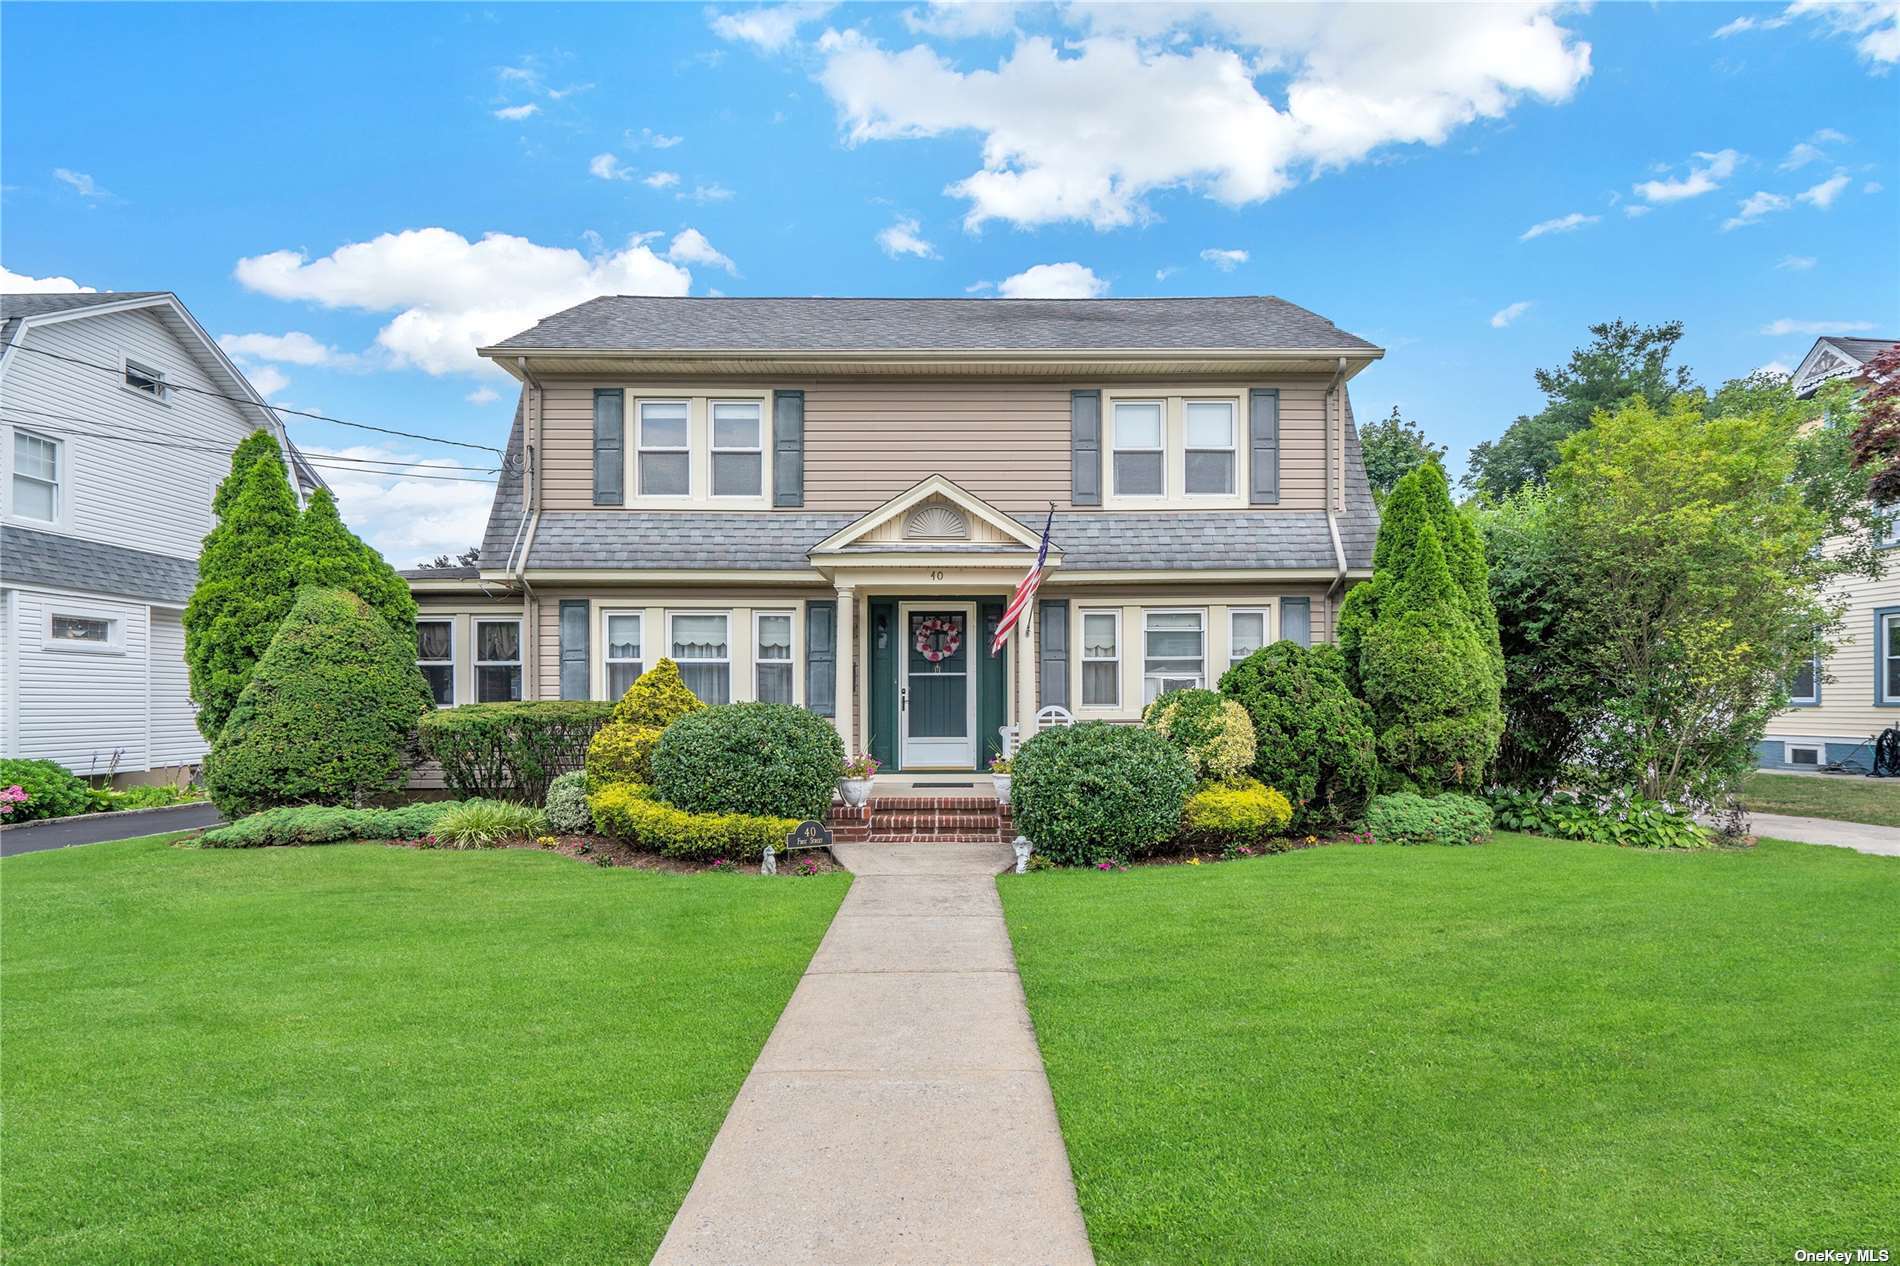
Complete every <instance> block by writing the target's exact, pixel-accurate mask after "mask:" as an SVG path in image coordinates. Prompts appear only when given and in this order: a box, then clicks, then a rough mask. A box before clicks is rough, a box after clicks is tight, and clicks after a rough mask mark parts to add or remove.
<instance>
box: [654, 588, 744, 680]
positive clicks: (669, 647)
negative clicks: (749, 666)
mask: <svg viewBox="0 0 1900 1266" xmlns="http://www.w3.org/2000/svg"><path fill="white" fill-rule="evenodd" d="M683 615H721V616H724V617H725V618H726V654H725V657H724V658H722V659H685V658H683V657H681V656H679V655H676V654H674V653H673V647H674V645H675V643H676V642H677V639H676V638H675V637H674V636H673V623H674V621H676V620H678V619H679V618H680V617H681V616H683ZM640 648H641V649H642V650H645V649H646V630H645V629H644V628H642V629H641V631H640ZM732 651H733V646H732V608H731V607H669V608H668V609H667V612H666V653H667V658H669V659H671V660H672V661H673V662H674V663H675V664H678V665H680V666H682V667H684V666H685V665H687V664H724V665H725V666H726V698H727V699H728V700H731V701H734V702H737V701H738V700H739V691H738V690H737V688H736V683H735V682H734V681H733V678H732Z"/></svg>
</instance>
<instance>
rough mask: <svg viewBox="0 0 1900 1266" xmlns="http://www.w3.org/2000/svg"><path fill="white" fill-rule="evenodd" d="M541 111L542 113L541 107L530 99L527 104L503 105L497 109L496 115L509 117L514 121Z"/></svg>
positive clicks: (503, 117) (508, 118) (500, 117)
mask: <svg viewBox="0 0 1900 1266" xmlns="http://www.w3.org/2000/svg"><path fill="white" fill-rule="evenodd" d="M539 113H541V107H540V106H539V105H537V104H536V103H534V102H532V101H530V102H528V103H527V104H526V105H515V106H503V107H502V108H501V109H499V110H496V111H495V112H494V115H495V117H496V118H498V119H507V120H508V121H509V122H511V123H512V122H515V121H517V120H520V119H525V118H527V117H528V116H530V115H534V114H539Z"/></svg>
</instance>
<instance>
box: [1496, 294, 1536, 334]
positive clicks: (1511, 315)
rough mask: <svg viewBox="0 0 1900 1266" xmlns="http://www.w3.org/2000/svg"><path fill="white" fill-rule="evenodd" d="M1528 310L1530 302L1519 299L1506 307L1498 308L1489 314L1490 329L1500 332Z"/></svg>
mask: <svg viewBox="0 0 1900 1266" xmlns="http://www.w3.org/2000/svg"><path fill="white" fill-rule="evenodd" d="M1530 310H1531V301H1530V300H1529V299H1520V300H1518V301H1517V302H1516V303H1513V304H1511V305H1509V306H1508V307H1503V308H1499V309H1498V310H1497V311H1496V312H1493V313H1492V314H1491V328H1492V329H1494V330H1501V329H1503V328H1504V327H1505V326H1507V325H1509V324H1510V323H1511V322H1513V321H1515V320H1517V319H1518V318H1519V317H1521V316H1523V315H1524V314H1525V313H1526V312H1529V311H1530Z"/></svg>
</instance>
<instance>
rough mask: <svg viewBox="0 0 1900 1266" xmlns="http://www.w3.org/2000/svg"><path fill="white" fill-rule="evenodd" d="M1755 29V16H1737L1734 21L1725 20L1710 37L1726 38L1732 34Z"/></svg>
mask: <svg viewBox="0 0 1900 1266" xmlns="http://www.w3.org/2000/svg"><path fill="white" fill-rule="evenodd" d="M1754 29H1755V19H1754V18H1750V17H1740V18H1736V19H1735V20H1734V21H1733V22H1724V23H1723V24H1722V25H1721V26H1718V27H1716V28H1715V31H1714V32H1713V34H1712V35H1711V36H1710V38H1711V39H1718V40H1725V39H1727V38H1728V37H1729V36H1731V35H1740V34H1741V33H1742V32H1743V31H1752V30H1754Z"/></svg>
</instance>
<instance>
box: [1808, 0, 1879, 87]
mask: <svg viewBox="0 0 1900 1266" xmlns="http://www.w3.org/2000/svg"><path fill="white" fill-rule="evenodd" d="M1796 17H1812V18H1818V19H1819V20H1820V21H1822V22H1824V23H1825V24H1826V25H1827V27H1828V28H1829V32H1830V33H1831V34H1833V35H1840V36H1846V37H1848V38H1851V39H1852V40H1853V41H1854V49H1855V51H1856V52H1858V53H1859V54H1860V57H1861V60H1862V61H1867V62H1872V63H1874V70H1875V73H1884V72H1885V70H1886V69H1887V68H1888V67H1890V66H1892V65H1893V64H1894V63H1895V62H1900V0H1858V2H1856V3H1842V2H1841V0H1795V3H1793V4H1791V5H1789V6H1788V7H1787V8H1786V9H1785V10H1783V18H1784V20H1785V19H1788V18H1796Z"/></svg>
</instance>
